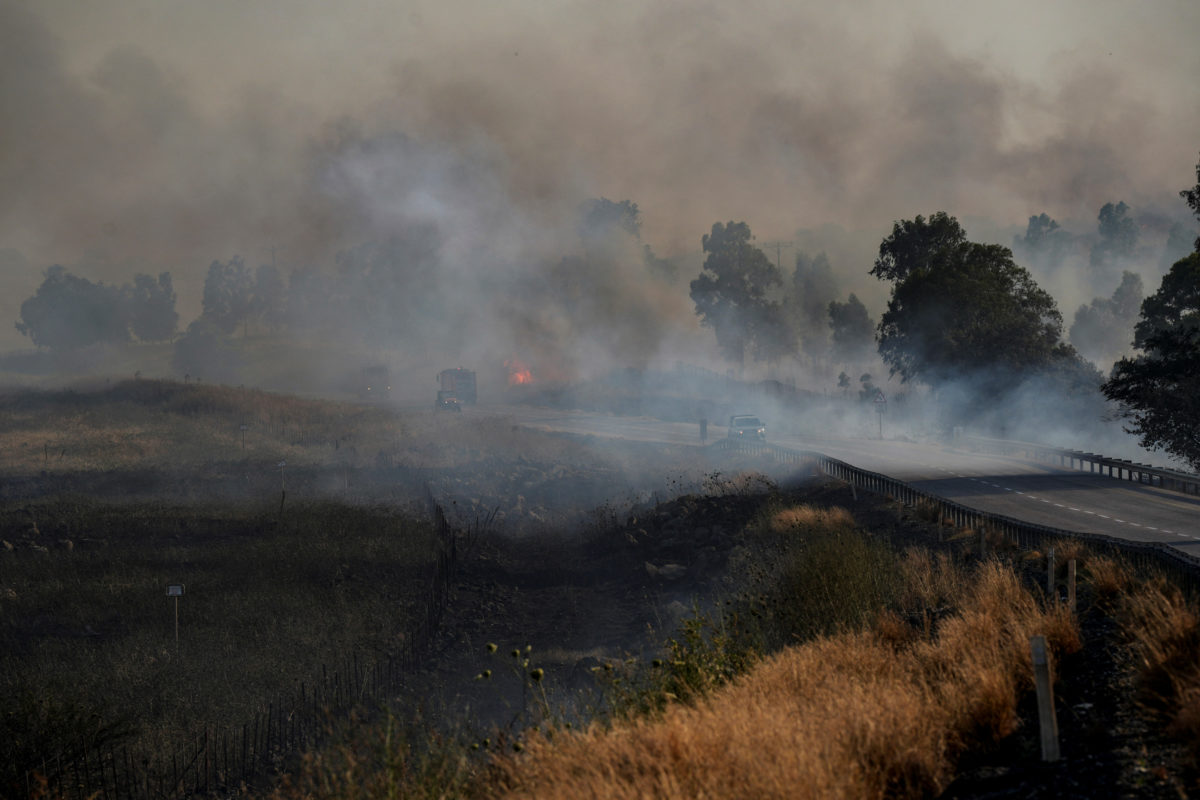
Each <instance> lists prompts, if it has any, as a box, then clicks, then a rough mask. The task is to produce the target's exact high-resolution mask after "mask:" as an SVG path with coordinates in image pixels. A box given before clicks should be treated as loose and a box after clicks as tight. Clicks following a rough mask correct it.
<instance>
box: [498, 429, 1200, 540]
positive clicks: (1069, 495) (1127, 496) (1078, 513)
mask: <svg viewBox="0 0 1200 800" xmlns="http://www.w3.org/2000/svg"><path fill="white" fill-rule="evenodd" d="M474 413H491V414H503V415H505V416H509V417H512V418H513V420H514V422H516V423H518V424H521V425H526V426H529V427H533V428H540V429H542V430H548V431H561V432H569V433H578V434H590V435H594V436H603V437H611V438H623V439H631V440H638V441H656V442H669V443H673V444H697V445H698V444H700V434H699V426H698V425H696V424H695V423H683V422H662V421H660V420H655V419H650V418H646V417H617V416H612V415H605V414H593V413H586V412H575V411H560V410H555V409H547V408H535V407H527V406H495V407H481V408H479V409H477V410H474ZM724 435H725V427H724V426H722V425H713V424H711V423H710V424H709V426H708V441H709V442H710V443H711V442H713V441H715V440H716V439H718V438H721V437H724ZM767 440H768V442H770V443H772V444H776V445H778V446H780V447H788V448H793V449H797V450H815V451H818V452H821V453H825V454H826V455H828V456H831V457H833V458H837V459H839V460H841V461H845V462H846V463H848V464H852V465H854V466H856V467H859V468H862V469H867V470H871V471H873V472H879V473H882V474H884V475H889V476H891V477H893V478H896V479H898V480H902V481H905V482H906V483H909V484H911V485H913V486H915V487H917V488H919V489H923V490H925V491H928V492H930V493H931V494H936V495H939V496H941V497H944V498H946V499H948V500H954V501H956V502H958V503H962V504H963V505H965V506H969V507H972V508H976V509H979V510H980V511H987V512H991V513H995V514H1003V515H1005V516H1009V517H1013V518H1016V519H1022V520H1025V521H1027V522H1034V523H1040V524H1042V525H1051V526H1054V527H1057V528H1063V529H1065V530H1072V531H1079V532H1083V533H1102V534H1106V535H1109V536H1115V537H1119V538H1122V539H1128V540H1131V541H1142V542H1164V543H1167V544H1170V545H1173V546H1175V547H1178V548H1179V549H1181V550H1183V551H1185V552H1188V553H1191V554H1193V555H1197V556H1200V498H1197V497H1195V496H1192V495H1184V494H1181V493H1179V492H1173V491H1169V490H1166V489H1160V488H1157V487H1152V486H1146V485H1143V484H1138V483H1132V482H1129V481H1122V480H1119V479H1117V478H1112V477H1108V476H1104V475H1096V474H1090V473H1085V472H1079V471H1076V470H1069V469H1063V468H1060V467H1055V466H1051V465H1048V464H1040V463H1036V462H1032V461H1026V460H1024V459H1019V458H1013V457H1008V456H999V455H990V454H981V453H973V452H968V451H966V450H960V449H956V448H952V447H947V446H944V445H941V444H934V443H922V442H910V441H902V440H895V439H884V440H879V439H822V440H820V441H815V440H812V439H803V438H799V437H794V436H788V435H782V436H776V435H772V434H771V432H770V431H768V437H767Z"/></svg>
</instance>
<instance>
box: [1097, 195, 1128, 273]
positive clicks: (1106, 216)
mask: <svg viewBox="0 0 1200 800" xmlns="http://www.w3.org/2000/svg"><path fill="white" fill-rule="evenodd" d="M1097 219H1098V220H1099V232H1100V240H1099V241H1098V242H1096V244H1095V245H1093V246H1092V255H1091V265H1092V268H1093V269H1102V268H1104V267H1108V266H1111V265H1114V264H1117V263H1119V262H1120V261H1121V260H1122V259H1128V258H1129V257H1131V256H1132V255H1133V251H1134V249H1135V248H1136V247H1137V243H1138V227H1137V223H1136V222H1134V221H1133V218H1132V217H1130V216H1129V206H1127V205H1125V202H1124V201H1121V202H1119V203H1117V204H1116V205H1113V204H1112V203H1105V204H1104V206H1103V207H1102V208H1101V209H1100V215H1099V216H1098V217H1097Z"/></svg>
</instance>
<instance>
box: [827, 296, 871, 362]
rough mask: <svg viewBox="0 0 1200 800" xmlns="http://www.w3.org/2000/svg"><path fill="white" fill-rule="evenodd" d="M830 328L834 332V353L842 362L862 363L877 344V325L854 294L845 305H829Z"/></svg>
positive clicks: (834, 303)
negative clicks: (873, 345)
mask: <svg viewBox="0 0 1200 800" xmlns="http://www.w3.org/2000/svg"><path fill="white" fill-rule="evenodd" d="M829 327H830V329H831V330H832V331H833V352H834V356H835V357H836V358H839V359H840V360H842V361H860V360H862V359H863V358H865V357H866V356H867V354H868V353H869V352H870V349H871V345H872V344H874V343H875V323H874V322H872V321H871V315H870V314H868V313H867V307H866V306H864V305H863V304H862V301H861V300H859V299H858V298H857V297H856V296H855V295H854V293H853V292H851V293H850V297H849V298H848V299H847V300H846V302H844V303H839V302H838V301H836V300H834V301H833V302H831V303H830V304H829Z"/></svg>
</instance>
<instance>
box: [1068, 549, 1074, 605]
mask: <svg viewBox="0 0 1200 800" xmlns="http://www.w3.org/2000/svg"><path fill="white" fill-rule="evenodd" d="M1067 607H1068V608H1070V609H1071V613H1072V614H1074V613H1075V559H1073V558H1072V559H1071V560H1070V561H1068V562H1067Z"/></svg>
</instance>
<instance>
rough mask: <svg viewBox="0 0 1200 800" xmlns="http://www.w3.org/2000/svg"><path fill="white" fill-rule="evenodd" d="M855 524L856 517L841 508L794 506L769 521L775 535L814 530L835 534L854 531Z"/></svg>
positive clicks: (773, 516) (777, 513)
mask: <svg viewBox="0 0 1200 800" xmlns="http://www.w3.org/2000/svg"><path fill="white" fill-rule="evenodd" d="M854 524H855V523H854V516H853V515H852V514H851V513H850V512H849V511H847V510H846V509H844V508H842V507H840V506H835V507H833V508H821V507H818V506H811V505H799V506H792V507H790V508H785V509H783V510H782V511H778V512H776V513H775V514H773V515H772V516H771V518H770V520H769V521H768V525H769V526H770V528H771V531H772V532H773V533H785V532H787V531H793V530H813V529H816V530H821V531H823V532H835V531H839V530H852V529H853V528H854Z"/></svg>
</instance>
